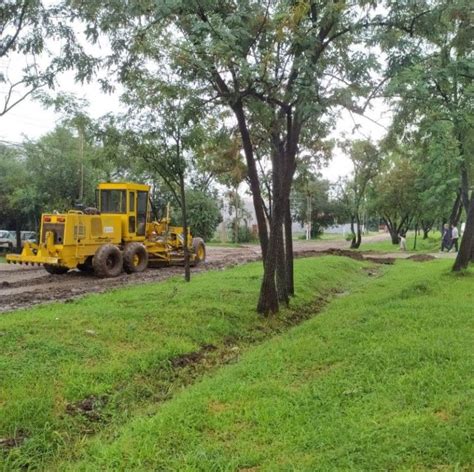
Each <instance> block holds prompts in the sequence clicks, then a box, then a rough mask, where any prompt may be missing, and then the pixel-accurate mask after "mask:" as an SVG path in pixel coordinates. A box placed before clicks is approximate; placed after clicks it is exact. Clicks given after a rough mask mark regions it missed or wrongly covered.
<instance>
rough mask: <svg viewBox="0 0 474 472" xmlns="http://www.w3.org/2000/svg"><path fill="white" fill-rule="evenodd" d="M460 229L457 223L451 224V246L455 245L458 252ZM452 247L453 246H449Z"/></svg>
mask: <svg viewBox="0 0 474 472" xmlns="http://www.w3.org/2000/svg"><path fill="white" fill-rule="evenodd" d="M458 241H459V231H458V229H457V227H456V225H451V247H453V246H454V251H455V252H458V251H459V244H458ZM449 249H451V248H449Z"/></svg>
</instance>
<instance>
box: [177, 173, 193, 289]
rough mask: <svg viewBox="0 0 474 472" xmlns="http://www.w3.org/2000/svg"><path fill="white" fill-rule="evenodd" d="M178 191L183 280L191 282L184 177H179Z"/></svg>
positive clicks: (181, 175)
mask: <svg viewBox="0 0 474 472" xmlns="http://www.w3.org/2000/svg"><path fill="white" fill-rule="evenodd" d="M179 190H180V193H181V215H182V218H183V252H184V280H186V282H189V281H190V280H191V267H190V264H189V250H188V219H187V214H186V192H185V189H184V175H183V174H182V173H181V174H180V176H179Z"/></svg>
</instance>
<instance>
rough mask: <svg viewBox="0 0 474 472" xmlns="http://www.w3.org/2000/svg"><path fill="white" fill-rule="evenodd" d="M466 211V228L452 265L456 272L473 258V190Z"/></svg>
mask: <svg viewBox="0 0 474 472" xmlns="http://www.w3.org/2000/svg"><path fill="white" fill-rule="evenodd" d="M468 210H469V211H468V212H467V220H466V228H465V230H464V234H463V236H462V240H461V246H460V248H459V251H458V254H457V256H456V261H455V262H454V265H453V271H455V272H458V271H460V270H461V269H465V268H466V267H467V266H468V265H469V262H470V261H471V260H472V259H473V251H474V192H473V193H472V196H471V201H470V203H469V209H468Z"/></svg>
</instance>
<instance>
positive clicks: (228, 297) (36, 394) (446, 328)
mask: <svg viewBox="0 0 474 472" xmlns="http://www.w3.org/2000/svg"><path fill="white" fill-rule="evenodd" d="M260 274H261V266H260V264H259V263H253V264H247V265H245V266H239V267H237V268H233V269H229V270H224V271H215V272H209V273H205V274H201V275H199V276H196V277H195V278H194V282H193V284H190V285H189V284H188V285H187V284H185V283H184V282H183V281H182V280H179V279H172V280H169V281H167V282H164V283H160V284H148V285H142V286H139V287H133V288H126V289H121V290H116V291H113V292H109V293H106V294H101V295H92V296H88V297H86V298H83V299H81V300H79V301H75V302H72V303H68V304H67V305H65V304H57V303H56V304H51V305H45V306H42V307H39V308H35V309H30V310H24V311H18V312H14V313H10V314H7V315H4V316H2V317H1V318H0V333H1V336H0V346H1V350H0V352H1V357H0V372H1V382H0V402H1V405H2V414H1V415H0V437H1V438H2V447H1V450H2V453H1V454H2V455H1V456H0V457H2V461H3V469H4V470H9V471H10V470H20V469H24V468H32V469H34V468H37V469H41V470H65V469H67V468H69V469H71V470H162V469H163V470H167V469H168V470H169V469H171V470H222V469H226V470H241V469H245V468H251V467H256V468H257V470H286V469H287V468H288V467H290V466H292V467H297V468H298V470H314V468H315V467H316V466H318V467H322V468H323V469H326V470H336V469H338V470H341V469H350V468H355V469H364V470H367V469H370V468H373V467H375V468H377V469H386V468H388V469H397V468H402V469H406V468H412V469H417V470H418V469H419V470H424V469H429V468H433V467H435V466H436V467H438V466H439V467H443V466H448V465H449V464H451V465H452V464H458V465H459V467H460V470H462V469H463V468H464V469H466V470H467V468H468V466H469V464H470V461H471V457H472V452H473V451H472V449H471V445H470V444H472V443H471V442H470V441H469V439H472V438H469V431H472V427H473V426H474V425H473V424H472V418H473V417H474V415H473V414H472V413H473V409H472V406H473V405H472V398H471V399H470V397H469V395H468V392H469V386H468V382H469V376H468V375H467V373H468V372H470V371H472V367H473V362H472V361H473V358H472V350H471V349H470V348H469V346H471V345H472V342H473V341H474V340H473V339H472V328H473V326H472V316H471V311H472V310H471V308H472V303H473V301H474V299H473V294H472V290H470V287H471V285H472V281H473V276H474V274H473V273H472V271H471V272H465V273H464V276H457V277H456V276H453V275H450V274H449V264H448V263H447V261H446V262H445V261H434V262H431V263H425V264H419V263H418V264H417V263H414V262H409V261H397V263H396V265H395V266H391V267H388V268H387V267H386V266H371V265H369V264H367V263H361V262H358V261H354V260H350V259H346V258H343V257H328V256H325V257H319V258H309V259H299V260H297V261H296V275H297V278H296V282H297V287H298V290H299V292H298V293H299V296H298V297H297V298H296V299H295V301H294V304H293V306H292V308H291V310H283V311H282V312H281V313H280V314H279V315H278V316H276V317H274V318H269V319H268V318H261V317H256V316H255V312H254V309H253V303H252V301H253V297H254V296H255V294H256V293H257V291H258V280H259V277H260ZM329 301H330V303H329V304H327V302H329ZM321 310H322V311H321ZM316 314H319V316H317V317H315V315H316ZM300 323H302V324H301V326H298V327H295V328H292V326H293V325H296V324H300ZM227 364H232V365H227ZM203 376H204V377H203ZM201 378H203V380H202V381H199V379H201ZM193 384H194V385H193Z"/></svg>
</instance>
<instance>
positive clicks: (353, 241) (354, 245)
mask: <svg viewBox="0 0 474 472" xmlns="http://www.w3.org/2000/svg"><path fill="white" fill-rule="evenodd" d="M354 222H355V216H354V215H351V234H352V239H351V249H355V247H356V233H355V227H354Z"/></svg>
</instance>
